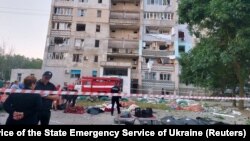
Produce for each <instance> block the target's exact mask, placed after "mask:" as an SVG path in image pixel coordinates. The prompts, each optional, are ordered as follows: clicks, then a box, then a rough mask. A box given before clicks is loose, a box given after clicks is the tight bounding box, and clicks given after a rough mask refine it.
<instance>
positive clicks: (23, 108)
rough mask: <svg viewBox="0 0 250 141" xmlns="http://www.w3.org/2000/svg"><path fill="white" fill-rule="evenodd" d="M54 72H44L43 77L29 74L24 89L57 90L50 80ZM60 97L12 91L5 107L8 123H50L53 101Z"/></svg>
mask: <svg viewBox="0 0 250 141" xmlns="http://www.w3.org/2000/svg"><path fill="white" fill-rule="evenodd" d="M51 78H52V73H51V72H50V71H46V72H44V74H43V76H42V79H41V80H38V81H37V79H36V78H35V77H34V76H27V77H26V78H25V79H24V82H23V84H24V89H27V90H50V91H56V87H55V85H54V84H52V83H51V82H50V79H51ZM57 99H59V96H58V95H40V94H20V93H12V94H10V95H9V96H8V98H7V99H6V101H5V102H4V104H3V107H4V109H5V111H6V112H7V113H9V117H8V118H7V121H6V125H17V124H26V125H38V124H39V122H40V125H48V124H49V121H50V116H51V112H50V109H51V106H52V102H53V101H55V100H57Z"/></svg>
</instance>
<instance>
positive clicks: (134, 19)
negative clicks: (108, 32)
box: [110, 12, 140, 27]
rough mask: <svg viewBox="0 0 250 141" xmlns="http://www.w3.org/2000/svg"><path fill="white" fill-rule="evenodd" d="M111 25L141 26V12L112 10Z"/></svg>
mask: <svg viewBox="0 0 250 141" xmlns="http://www.w3.org/2000/svg"><path fill="white" fill-rule="evenodd" d="M110 25H111V27H112V26H133V27H134V26H136V27H139V26H140V14H139V13H127V12H111V13H110Z"/></svg>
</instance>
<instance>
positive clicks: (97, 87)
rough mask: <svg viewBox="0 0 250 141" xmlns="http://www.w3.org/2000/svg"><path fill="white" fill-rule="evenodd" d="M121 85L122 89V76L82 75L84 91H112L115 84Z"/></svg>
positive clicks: (82, 88) (82, 89)
mask: <svg viewBox="0 0 250 141" xmlns="http://www.w3.org/2000/svg"><path fill="white" fill-rule="evenodd" d="M115 85H116V86H118V87H120V89H121V91H122V87H123V80H122V79H121V78H114V77H112V78H108V77H82V78H81V91H82V92H98V93H100V92H103V93H110V92H111V88H112V87H114V86H115Z"/></svg>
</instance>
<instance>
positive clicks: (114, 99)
mask: <svg viewBox="0 0 250 141" xmlns="http://www.w3.org/2000/svg"><path fill="white" fill-rule="evenodd" d="M111 93H120V88H119V87H118V86H114V87H112V88H111ZM120 98H121V96H112V98H111V104H112V107H111V115H112V116H113V115H114V106H115V103H116V105H117V111H118V115H120V114H121V111H120V102H119V100H120Z"/></svg>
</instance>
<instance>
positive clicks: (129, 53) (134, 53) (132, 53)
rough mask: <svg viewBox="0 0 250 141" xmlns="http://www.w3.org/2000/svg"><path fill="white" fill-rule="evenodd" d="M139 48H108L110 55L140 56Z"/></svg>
mask: <svg viewBox="0 0 250 141" xmlns="http://www.w3.org/2000/svg"><path fill="white" fill-rule="evenodd" d="M138 53H139V51H138V49H125V48H122V49H121V48H119V49H118V48H109V49H108V55H112V56H123V57H124V56H126V57H129V56H138Z"/></svg>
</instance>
